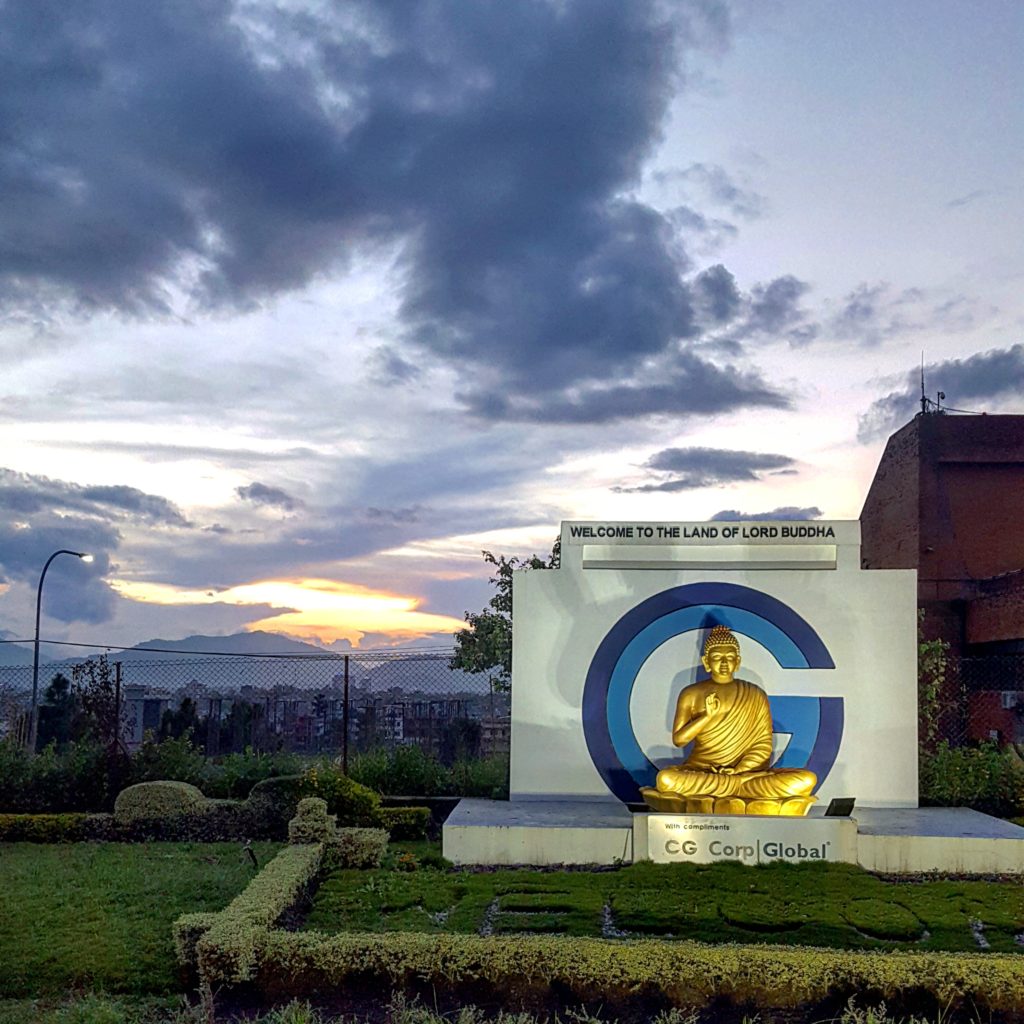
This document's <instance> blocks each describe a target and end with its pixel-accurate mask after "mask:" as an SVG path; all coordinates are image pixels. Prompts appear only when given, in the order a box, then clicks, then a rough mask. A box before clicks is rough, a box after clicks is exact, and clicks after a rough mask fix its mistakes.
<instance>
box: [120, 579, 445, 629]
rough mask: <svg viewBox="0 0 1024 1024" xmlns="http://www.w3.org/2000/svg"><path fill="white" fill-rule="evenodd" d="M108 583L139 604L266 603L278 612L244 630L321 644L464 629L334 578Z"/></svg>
mask: <svg viewBox="0 0 1024 1024" xmlns="http://www.w3.org/2000/svg"><path fill="white" fill-rule="evenodd" d="M113 585H114V587H115V589H116V590H117V591H118V593H119V594H120V595H121V596H122V597H125V598H127V599H128V600H130V601H139V602H142V603H145V604H163V605H203V604H233V605H241V606H244V605H254V606H256V605H271V606H273V607H274V608H279V609H281V611H279V612H275V613H273V614H271V615H268V616H265V617H263V618H259V619H256V620H254V621H252V622H249V623H247V624H246V627H245V628H246V629H247V630H267V631H268V632H274V633H285V634H288V635H289V636H297V637H303V638H304V639H308V640H315V641H317V642H319V643H323V644H329V643H332V642H333V641H335V640H348V641H349V642H350V643H352V644H353V645H355V646H358V645H359V643H360V641H361V640H362V639H363V638H364V637H365V636H366V635H367V634H383V635H384V636H386V637H388V638H389V639H391V640H392V641H394V642H402V641H409V640H416V639H420V638H422V637H428V636H431V635H432V634H435V633H452V632H454V631H455V630H457V629H461V628H462V627H463V626H464V625H465V623H464V622H463V621H462V620H461V619H455V618H452V617H451V616H449V615H435V614H433V613H430V612H421V611H418V610H417V609H418V608H419V605H420V603H421V599H420V598H418V597H409V596H406V595H401V594H392V593H388V592H386V591H381V590H373V589H371V588H369V587H363V586H360V585H359V584H355V583H344V582H341V581H338V580H326V579H291V580H262V581H260V582H256V583H244V584H240V585H239V586H236V587H228V588H226V589H224V590H217V591H212V590H187V589H184V588H182V587H175V586H172V585H170V584H165V583H137V582H132V581H129V580H117V581H115V582H114V584H113Z"/></svg>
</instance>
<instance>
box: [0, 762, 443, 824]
mask: <svg viewBox="0 0 1024 1024" xmlns="http://www.w3.org/2000/svg"><path fill="white" fill-rule="evenodd" d="M310 796H320V797H321V798H322V799H324V801H325V802H326V804H327V809H328V811H329V812H330V813H331V814H332V815H334V816H335V818H336V820H337V822H338V823H339V824H341V825H342V826H346V827H348V826H355V827H377V826H380V827H382V828H384V829H387V830H388V831H389V832H391V833H392V835H393V836H394V837H395V838H396V839H420V838H422V837H423V836H424V834H425V831H426V827H427V823H428V821H429V818H430V812H429V811H428V810H427V809H426V808H423V807H403V808H384V807H381V805H380V797H378V796H377V794H376V793H373V792H372V791H371V790H368V789H367V788H366V787H365V786H360V785H359V784H358V783H356V782H353V781H352V780H351V779H349V778H347V777H346V776H344V775H342V774H341V773H340V772H339V771H337V770H336V769H333V770H332V769H321V770H319V771H315V770H310V771H309V772H306V773H304V774H303V775H291V776H281V777H279V778H272V779H267V780H264V781H263V782H261V783H258V784H257V785H256V786H254V787H253V791H252V793H250V795H249V798H248V800H243V801H238V800H207V799H206V798H204V797H203V796H202V794H201V793H200V792H199V790H197V789H195V787H193V786H190V785H188V784H187V783H179V782H168V781H161V782H150V783H139V784H137V785H135V786H130V787H128V788H127V789H125V790H124V791H123V792H122V793H121V794H120V795H119V796H118V798H117V802H116V805H115V813H114V814H113V815H111V814H71V813H68V814H0V841H3V842H19V841H22V842H80V841H83V840H118V841H122V842H137V841H146V840H161V841H193V842H230V841H232V840H236V839H238V840H242V839H284V838H286V836H287V831H288V822H289V820H290V819H291V818H292V817H293V816H294V814H295V812H296V808H297V807H298V804H299V801H300V800H302V799H303V797H310Z"/></svg>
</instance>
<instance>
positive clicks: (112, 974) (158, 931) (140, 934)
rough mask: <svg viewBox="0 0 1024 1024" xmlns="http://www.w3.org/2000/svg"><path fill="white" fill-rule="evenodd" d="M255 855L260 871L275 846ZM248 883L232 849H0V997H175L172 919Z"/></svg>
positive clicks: (214, 905)
mask: <svg viewBox="0 0 1024 1024" xmlns="http://www.w3.org/2000/svg"><path fill="white" fill-rule="evenodd" d="M254 848H255V850H256V853H257V857H258V858H259V862H260V864H261V865H263V864H265V863H266V862H267V861H268V860H269V859H270V858H271V857H272V856H273V854H274V852H276V850H277V849H279V846H278V844H273V843H258V844H256V845H255V847H254ZM252 876H253V869H252V866H251V864H250V862H249V861H248V859H247V858H244V857H243V855H242V853H241V847H240V845H239V844H237V843H211V844H199V843H149V844H121V843H76V844H69V845H57V846H42V845H36V844H33V843H11V844H0V997H23V996H48V995H55V994H59V993H64V992H67V991H70V990H75V989H92V990H98V991H106V992H116V993H130V994H159V993H168V992H173V991H175V990H176V989H177V988H178V982H177V975H176V965H175V960H174V949H173V945H172V942H171V924H172V923H173V922H174V920H175V918H177V917H178V916H179V915H180V914H183V913H186V912H187V911H191V910H220V909H222V908H223V907H224V906H226V905H227V904H228V903H229V902H230V901H231V899H232V898H233V897H234V896H235V895H236V894H237V893H239V892H240V891H241V890H242V889H243V888H244V887H245V886H246V884H248V882H249V880H250V879H251V878H252Z"/></svg>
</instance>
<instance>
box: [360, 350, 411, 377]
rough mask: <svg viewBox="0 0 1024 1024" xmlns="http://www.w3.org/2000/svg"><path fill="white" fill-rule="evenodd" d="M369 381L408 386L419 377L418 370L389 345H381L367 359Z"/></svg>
mask: <svg viewBox="0 0 1024 1024" xmlns="http://www.w3.org/2000/svg"><path fill="white" fill-rule="evenodd" d="M367 369H368V371H369V376H370V379H371V380H372V381H373V382H374V383H375V384H383V385H385V386H389V385H392V384H408V383H409V382H410V381H414V380H416V379H417V378H418V377H419V376H420V368H419V367H418V366H417V365H416V364H415V363H412V362H410V361H409V360H408V359H406V358H405V357H404V356H402V355H400V354H399V353H398V352H397V351H395V349H394V348H392V347H391V346H390V345H382V346H381V347H380V348H378V349H374V351H373V353H372V354H371V355H370V357H369V359H367Z"/></svg>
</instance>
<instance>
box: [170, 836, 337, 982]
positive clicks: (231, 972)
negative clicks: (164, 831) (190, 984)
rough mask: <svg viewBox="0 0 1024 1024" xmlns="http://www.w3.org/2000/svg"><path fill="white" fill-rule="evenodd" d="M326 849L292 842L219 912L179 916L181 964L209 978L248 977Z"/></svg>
mask: <svg viewBox="0 0 1024 1024" xmlns="http://www.w3.org/2000/svg"><path fill="white" fill-rule="evenodd" d="M323 853H324V846H323V844H322V843H312V844H309V845H294V846H288V847H286V848H285V849H284V850H282V851H281V852H280V853H279V854H278V855H277V856H276V857H275V858H274V859H273V860H272V861H271V862H270V863H269V864H268V865H267V866H266V867H265V868H264V869H263V870H262V871H261V872H260V873H259V874H258V875H257V876H256V877H255V878H254V879H253V880H252V881H251V882H250V883H249V884H248V886H246V888H245V889H244V890H243V891H242V892H241V893H240V894H239V895H238V896H236V897H235V898H234V899H233V900H232V901H231V903H229V904H228V906H227V908H226V909H225V910H222V911H221V912H220V913H219V914H213V915H209V914H185V915H183V916H182V917H180V918H178V920H177V921H176V922H175V923H174V946H175V950H176V951H177V953H178V957H179V960H180V962H182V963H183V965H185V966H186V967H188V968H191V969H198V973H199V976H200V977H201V978H202V979H204V980H213V979H217V981H218V983H219V982H221V981H225V982H232V981H243V980H245V979H246V978H248V977H249V976H250V975H251V973H252V970H253V968H254V967H255V964H256V957H257V954H258V950H259V948H260V946H261V945H262V943H263V941H264V939H265V937H266V935H267V934H268V933H269V930H270V929H271V928H272V927H273V925H274V924H276V923H277V921H278V920H279V918H280V917H281V916H282V915H283V914H284V913H285V911H287V910H288V909H289V908H290V907H292V906H294V905H295V904H296V903H297V902H299V901H300V900H301V899H302V897H303V894H304V893H305V892H306V890H307V888H308V887H309V886H310V885H311V884H312V882H313V880H314V879H315V878H316V876H317V872H318V871H319V870H320V862H321V859H322V857H323ZM190 954H191V955H192V956H194V957H195V960H194V961H193V962H190V961H189V959H188V958H189V956H190Z"/></svg>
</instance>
